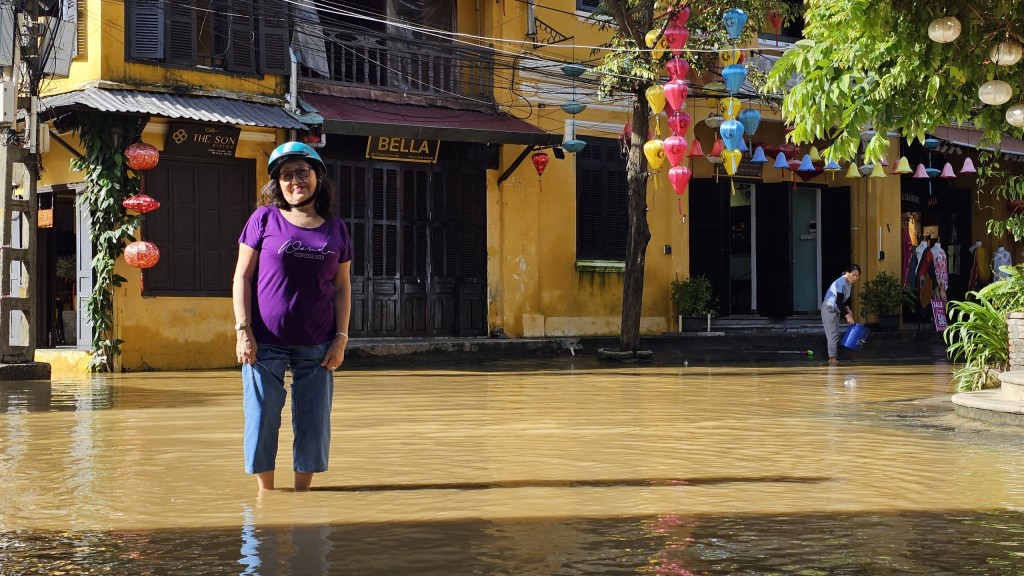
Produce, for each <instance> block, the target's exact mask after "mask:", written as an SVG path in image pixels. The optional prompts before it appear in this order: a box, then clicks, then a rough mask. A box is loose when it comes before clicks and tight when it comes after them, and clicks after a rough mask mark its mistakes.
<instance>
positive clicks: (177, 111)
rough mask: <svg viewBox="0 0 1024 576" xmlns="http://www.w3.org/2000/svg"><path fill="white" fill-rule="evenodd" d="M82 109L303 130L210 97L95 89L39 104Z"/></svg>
mask: <svg viewBox="0 0 1024 576" xmlns="http://www.w3.org/2000/svg"><path fill="white" fill-rule="evenodd" d="M82 108H90V109H93V110H99V111H101V112H120V113H132V114H151V115H153V116H163V117H165V118H176V119H181V120H195V121H197V122H215V123H218V124H231V125H240V126H266V127H268V128H291V129H295V130H302V129H305V128H306V126H305V125H304V124H302V122H299V121H298V119H296V118H295V117H294V116H292V115H291V114H289V113H288V111H287V110H285V109H284V108H283V107H281V106H271V105H268V104H256V103H253V102H243V101H241V100H232V99H230V98H216V97H211V96H181V95H177V94H164V93H160V92H141V91H137V90H104V89H102V88H95V87H91V88H86V89H84V90H78V91H76V92H68V93H65V94H57V95H54V96H47V97H46V98H43V100H42V110H41V112H47V111H54V112H57V111H59V110H61V109H82Z"/></svg>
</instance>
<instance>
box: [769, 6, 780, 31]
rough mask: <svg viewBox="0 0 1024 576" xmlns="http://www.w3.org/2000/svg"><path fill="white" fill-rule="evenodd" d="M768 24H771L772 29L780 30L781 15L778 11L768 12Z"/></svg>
mask: <svg viewBox="0 0 1024 576" xmlns="http://www.w3.org/2000/svg"><path fill="white" fill-rule="evenodd" d="M768 22H770V23H771V25H772V28H776V29H778V28H782V14H780V13H779V11H778V10H775V9H772V10H769V11H768Z"/></svg>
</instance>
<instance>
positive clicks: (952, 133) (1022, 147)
mask: <svg viewBox="0 0 1024 576" xmlns="http://www.w3.org/2000/svg"><path fill="white" fill-rule="evenodd" d="M982 134H983V133H982V131H981V130H978V129H977V128H961V127H956V126H939V127H938V128H936V129H935V131H934V132H932V133H931V135H932V136H934V137H936V138H938V139H939V140H944V141H946V142H949V143H950V144H954V145H956V146H966V147H968V148H977V149H979V150H992V149H993V148H992V147H991V146H979V145H978V142H979V141H980V140H981V137H982ZM999 151H1000V152H1001V153H1003V154H1015V155H1024V141H1022V140H1020V139H1018V138H1014V137H1013V136H1003V137H1002V139H1001V140H1000V142H999Z"/></svg>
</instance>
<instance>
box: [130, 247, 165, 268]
mask: <svg viewBox="0 0 1024 576" xmlns="http://www.w3.org/2000/svg"><path fill="white" fill-rule="evenodd" d="M124 260H125V262H127V263H128V265H129V266H133V267H135V268H152V267H153V266H155V265H156V263H157V262H159V261H160V249H159V248H157V247H156V244H153V243H152V242H146V241H145V240H136V241H135V242H132V243H131V244H129V245H128V246H125V249H124Z"/></svg>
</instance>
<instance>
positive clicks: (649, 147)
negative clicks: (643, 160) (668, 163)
mask: <svg viewBox="0 0 1024 576" xmlns="http://www.w3.org/2000/svg"><path fill="white" fill-rule="evenodd" d="M644 156H646V157H647V164H648V166H650V167H651V169H652V170H657V169H658V168H661V163H662V162H663V161H664V160H665V143H664V142H662V141H661V140H658V139H654V140H648V141H647V142H644Z"/></svg>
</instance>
